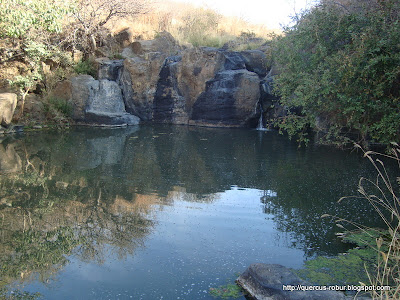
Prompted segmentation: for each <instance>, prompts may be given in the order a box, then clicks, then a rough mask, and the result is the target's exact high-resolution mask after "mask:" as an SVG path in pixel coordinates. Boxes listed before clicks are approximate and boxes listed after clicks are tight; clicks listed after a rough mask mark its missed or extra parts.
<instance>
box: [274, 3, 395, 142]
mask: <svg viewBox="0 0 400 300" xmlns="http://www.w3.org/2000/svg"><path fill="white" fill-rule="evenodd" d="M356 2H357V1H356V0H351V1H347V2H346V4H345V5H343V6H340V5H337V4H331V3H330V2H328V1H323V2H322V4H320V5H319V6H318V7H315V8H313V9H311V10H310V11H308V12H306V13H304V14H303V15H302V16H301V17H300V18H299V21H298V22H297V23H296V24H295V25H294V26H292V27H289V28H286V30H285V35H284V36H281V37H277V38H276V39H275V41H274V49H275V51H274V58H275V60H276V62H277V64H278V65H279V68H280V70H281V74H280V75H279V76H277V78H276V85H275V87H276V91H277V93H278V94H279V95H280V96H281V102H282V104H283V105H285V106H287V107H288V108H289V109H291V108H296V110H297V111H298V112H299V113H296V114H291V115H289V116H287V117H284V118H281V119H278V120H277V124H278V126H280V127H281V128H282V129H284V130H286V129H287V128H291V129H293V130H292V132H289V135H290V136H294V135H296V134H297V135H298V136H302V135H303V136H304V134H306V133H307V128H308V127H310V128H313V129H316V130H323V131H325V132H326V135H325V140H327V141H328V142H332V141H338V140H339V141H344V140H345V139H343V136H345V135H346V134H348V133H351V134H357V135H358V136H357V137H356V139H357V142H359V143H362V142H364V141H366V140H372V141H374V142H379V143H384V144H389V143H390V142H391V141H396V140H398V139H399V136H400V130H399V124H400V68H399V65H400V46H399V45H400V35H399V32H400V2H398V1H395V0H388V1H381V2H379V3H375V2H374V1H372V2H371V3H370V2H368V3H367V2H365V6H363V5H362V3H361V2H359V1H358V2H357V3H356ZM353 4H354V5H353ZM346 6H347V7H346ZM343 7H345V8H343ZM299 118H302V119H303V121H299ZM321 120H323V126H322V127H323V128H321V122H320V121H321ZM300 140H302V138H301V137H300Z"/></svg>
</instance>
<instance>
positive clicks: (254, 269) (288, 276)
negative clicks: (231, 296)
mask: <svg viewBox="0 0 400 300" xmlns="http://www.w3.org/2000/svg"><path fill="white" fill-rule="evenodd" d="M236 282H237V284H238V285H240V286H241V287H242V288H243V289H244V290H246V291H247V292H248V293H249V294H250V295H251V296H252V297H253V298H254V299H257V300H280V299H282V300H283V299H287V300H306V299H307V300H320V299H330V300H339V299H343V300H344V299H346V297H345V295H344V294H343V293H341V292H337V291H319V290H314V291H301V290H300V291H297V290H293V291H290V290H285V288H284V286H285V287H286V289H287V288H288V287H289V286H293V287H296V286H298V285H301V286H312V284H311V283H309V282H307V281H304V280H302V279H300V278H299V277H298V276H297V275H296V274H294V273H293V272H292V271H291V270H290V269H288V268H286V267H284V266H281V265H276V264H260V263H258V264H252V265H250V267H248V268H247V269H246V270H245V271H244V272H243V274H242V275H240V276H239V278H238V279H237V280H236Z"/></svg>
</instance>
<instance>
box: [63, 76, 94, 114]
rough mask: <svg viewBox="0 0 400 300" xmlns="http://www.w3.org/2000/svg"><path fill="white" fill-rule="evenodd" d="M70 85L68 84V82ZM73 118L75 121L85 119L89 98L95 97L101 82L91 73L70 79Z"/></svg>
mask: <svg viewBox="0 0 400 300" xmlns="http://www.w3.org/2000/svg"><path fill="white" fill-rule="evenodd" d="M66 86H68V84H66ZM69 86H70V88H71V92H70V95H71V98H70V102H71V104H72V107H73V110H72V118H73V119H74V120H75V121H81V122H84V121H85V113H86V106H87V103H88V101H89V99H91V98H94V95H95V91H96V90H97V89H98V88H99V82H98V81H97V80H95V79H94V78H93V77H92V76H90V75H79V76H76V77H72V78H71V79H70V84H69Z"/></svg>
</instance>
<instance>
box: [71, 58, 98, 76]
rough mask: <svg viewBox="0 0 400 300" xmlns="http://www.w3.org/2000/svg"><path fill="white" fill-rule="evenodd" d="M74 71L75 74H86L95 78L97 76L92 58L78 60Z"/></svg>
mask: <svg viewBox="0 0 400 300" xmlns="http://www.w3.org/2000/svg"><path fill="white" fill-rule="evenodd" d="M74 71H75V72H76V73H77V74H87V75H91V76H93V77H95V78H96V77H97V69H96V67H95V64H94V62H93V61H92V60H82V61H80V62H78V63H77V64H76V65H75V67H74Z"/></svg>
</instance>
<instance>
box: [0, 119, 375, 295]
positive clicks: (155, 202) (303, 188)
mask: <svg viewBox="0 0 400 300" xmlns="http://www.w3.org/2000/svg"><path fill="white" fill-rule="evenodd" d="M372 173H373V171H372V169H371V167H370V165H369V164H368V162H367V161H366V160H365V159H362V158H361V155H360V154H357V153H350V152H344V151H339V150H335V149H332V148H327V147H313V146H311V147H309V148H300V149H298V148H297V145H296V144H295V143H292V142H290V141H288V140H287V139H286V138H285V137H282V136H279V135H278V134H277V133H275V132H265V131H264V132H259V131H254V130H244V129H205V128H191V127H181V126H142V127H130V128H126V129H101V128H97V129H96V128H74V129H71V130H70V131H67V132H51V131H50V132H40V133H27V134H25V135H24V136H20V137H7V138H6V139H5V140H3V141H2V143H0V199H1V200H0V201H1V203H0V238H1V244H0V248H1V249H0V253H1V254H0V264H1V274H0V276H1V280H2V283H1V285H0V287H1V286H7V287H8V288H12V289H15V288H19V289H20V290H24V291H28V292H32V293H33V292H40V294H41V295H42V296H43V298H44V299H212V298H211V296H210V295H209V294H208V290H209V288H210V287H216V286H218V285H224V284H226V283H227V282H228V281H230V282H232V280H233V279H234V278H235V276H236V274H237V273H238V272H242V271H244V270H245V269H246V267H247V266H248V265H249V264H251V263H256V262H264V263H277V264H282V265H284V266H287V267H292V268H300V267H301V266H302V265H303V262H304V260H306V259H309V258H311V257H313V256H315V255H335V254H337V253H340V252H343V251H345V250H346V249H347V248H345V247H346V245H343V244H341V242H340V241H338V239H337V238H336V237H335V232H337V229H336V228H335V226H334V224H333V222H332V221H330V220H329V219H321V218H320V216H321V215H322V214H324V213H329V214H333V215H338V216H341V217H344V218H349V219H351V220H353V221H357V222H362V223H364V224H365V223H369V224H371V222H374V219H375V215H374V214H373V213H371V211H370V209H369V207H368V205H366V203H360V202H356V201H355V200H349V201H344V202H343V203H341V204H338V203H337V200H338V199H339V198H340V197H341V196H344V195H355V194H356V189H357V183H358V179H359V177H360V176H367V177H371V176H370V175H371V174H372Z"/></svg>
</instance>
